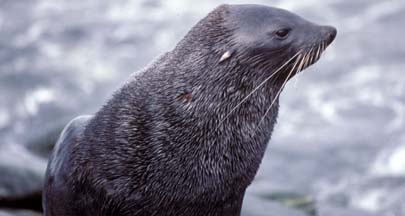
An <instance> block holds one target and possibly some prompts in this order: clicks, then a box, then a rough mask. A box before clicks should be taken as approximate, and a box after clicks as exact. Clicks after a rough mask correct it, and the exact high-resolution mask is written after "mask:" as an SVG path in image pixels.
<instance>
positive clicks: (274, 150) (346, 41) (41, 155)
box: [0, 0, 405, 216]
mask: <svg viewBox="0 0 405 216" xmlns="http://www.w3.org/2000/svg"><path fill="white" fill-rule="evenodd" d="M225 2H227V3H252V2H254V3H260V4H266V5H270V6H277V7H282V8H285V9H288V10H291V11H293V12H295V13H298V14H300V15H301V16H303V17H305V18H307V19H309V20H312V21H314V22H316V23H320V24H331V25H333V26H335V27H337V29H338V37H337V39H336V41H335V42H334V43H333V45H332V46H331V47H330V48H328V50H327V51H326V53H325V54H324V56H323V58H322V59H321V60H320V61H319V62H318V63H317V64H315V65H314V66H313V67H311V68H310V69H308V70H306V71H305V73H303V74H301V75H299V76H297V77H296V78H294V79H295V80H292V81H290V82H289V84H288V86H287V88H286V89H285V90H284V92H283V94H282V96H281V108H280V116H279V120H278V122H279V123H278V125H277V127H276V129H275V131H274V133H273V138H272V140H271V142H270V143H269V146H268V150H267V153H266V156H265V158H264V159H263V163H262V166H261V168H260V171H259V173H258V175H257V177H256V179H255V181H254V182H253V184H252V186H251V187H250V188H249V190H248V195H247V197H246V200H245V203H244V211H243V212H244V214H245V215H252V216H253V215H256V216H259V215H270V216H271V215H274V216H282V215H289V216H294V215H297V216H299V215H310V214H312V215H314V214H315V213H314V211H312V212H310V211H302V210H301V209H294V208H289V207H288V206H290V207H291V206H292V205H293V204H294V203H293V204H292V203H291V202H287V204H285V203H284V204H281V203H280V202H274V200H273V201H269V197H270V198H271V197H273V198H274V194H284V195H285V194H300V195H302V196H303V197H306V198H308V199H309V200H314V201H315V205H316V206H315V208H316V214H317V215H325V216H335V215H336V216H346V215H347V216H377V215H378V216H405V202H404V200H405V124H404V118H405V117H404V113H405V76H404V71H405V61H404V60H405V40H403V38H404V34H405V31H404V26H405V1H403V0H384V1H381V0H355V1H344V0H322V1H320V0H301V1H294V0H268V1H264V0H262V1H232V2H231V1H214V0H209V1H187V0H173V1H163V0H127V1H123V0H115V1H99V0H70V1H62V0H52V1H51V0H29V1H28V0H20V1H16V0H0V195H8V194H24V193H26V192H27V191H30V190H34V189H35V188H38V187H39V186H40V185H41V184H42V183H41V182H42V179H43V172H44V169H45V166H46V159H45V158H46V157H45V156H46V152H48V151H49V148H51V147H50V146H47V145H44V143H47V142H46V141H49V140H53V139H54V138H55V136H57V133H58V131H59V130H60V128H61V127H62V126H63V125H64V124H66V122H67V121H68V120H69V119H71V118H73V117H74V116H76V115H79V114H85V113H94V112H95V111H96V110H97V109H98V108H99V107H100V105H101V104H102V103H103V102H104V101H105V100H106V99H108V97H109V96H110V95H111V93H112V91H113V90H114V89H116V88H117V87H118V86H119V85H120V84H121V83H122V82H123V81H124V80H125V79H126V77H128V76H129V74H131V73H132V72H134V71H136V70H138V69H140V68H141V67H143V66H145V65H146V64H147V63H148V62H150V61H151V60H152V59H153V58H155V57H156V56H157V55H159V54H161V53H163V52H164V51H168V50H170V49H171V48H172V47H173V46H174V45H175V44H176V42H177V41H179V40H180V39H181V37H182V36H183V35H184V34H185V33H186V32H187V30H188V29H190V28H191V27H192V26H193V24H194V23H196V22H197V21H198V20H199V19H200V18H202V17H203V16H205V15H206V14H207V13H208V12H209V11H210V10H212V9H213V8H214V7H216V6H217V5H219V4H221V3H225ZM55 134H56V135H55ZM294 196H295V195H294ZM277 199H278V198H277ZM308 199H306V200H308ZM304 200H305V199H304ZM298 202H299V201H298ZM295 204H296V203H295ZM298 205H299V203H298ZM286 206H287V207H286ZM3 214H4V215H8V214H6V213H5V212H1V211H0V215H3Z"/></svg>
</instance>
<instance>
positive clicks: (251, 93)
mask: <svg viewBox="0 0 405 216" xmlns="http://www.w3.org/2000/svg"><path fill="white" fill-rule="evenodd" d="M300 53H301V52H297V53H296V54H295V55H293V56H292V57H291V58H290V59H288V60H287V61H286V62H285V63H284V64H283V65H281V66H280V67H279V68H278V69H277V70H276V71H275V72H273V73H272V74H271V75H270V76H269V77H267V78H266V79H265V80H264V81H263V82H261V83H260V84H259V85H258V86H257V87H256V88H254V89H253V90H252V91H251V92H250V93H249V94H248V95H247V96H245V97H244V98H243V99H242V100H241V101H240V102H239V103H238V104H237V105H236V106H235V107H234V108H232V109H231V110H230V111H229V113H228V114H226V115H225V117H224V118H223V119H222V120H221V121H220V122H219V125H218V127H219V126H220V125H221V124H222V123H223V122H224V121H225V120H226V119H227V118H228V117H229V116H230V115H231V114H232V112H233V111H235V110H236V109H237V108H238V107H239V106H240V105H241V104H243V103H244V102H245V101H246V100H247V99H248V98H249V97H250V96H251V95H253V94H254V93H255V92H256V91H257V90H258V89H259V88H260V87H262V86H263V85H264V84H265V83H266V82H267V81H269V80H270V79H271V78H272V77H273V76H274V75H276V74H277V73H278V72H279V71H281V69H283V68H284V67H285V66H287V65H288V64H289V63H290V62H291V60H293V59H294V58H295V57H297V56H298V55H300Z"/></svg>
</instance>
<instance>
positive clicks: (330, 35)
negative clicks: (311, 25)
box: [323, 26, 337, 45]
mask: <svg viewBox="0 0 405 216" xmlns="http://www.w3.org/2000/svg"><path fill="white" fill-rule="evenodd" d="M323 32H324V34H325V35H326V42H327V43H328V45H329V44H331V43H332V42H333V40H335V38H336V34H337V30H336V28H335V27H332V26H323Z"/></svg>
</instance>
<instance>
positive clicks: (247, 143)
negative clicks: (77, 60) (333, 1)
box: [43, 5, 336, 216]
mask: <svg viewBox="0 0 405 216" xmlns="http://www.w3.org/2000/svg"><path fill="white" fill-rule="evenodd" d="M335 36H336V29H335V28H333V27H329V26H319V25H316V24H313V23H310V22H308V21H306V20H304V19H303V18H300V17H299V16H297V15H295V14H293V13H290V12H288V11H285V10H282V9H277V8H272V7H266V6H261V5H221V6H219V7H218V8H216V9H215V10H213V11H212V12H210V13H209V14H208V15H207V16H206V17H205V18H203V19H202V20H201V21H200V22H198V23H197V24H196V25H195V26H194V27H193V28H192V29H191V30H190V31H189V32H188V33H187V34H186V36H185V37H184V38H183V39H182V40H181V41H180V42H179V43H178V44H177V46H176V47H175V48H174V49H173V50H172V51H170V52H168V53H166V54H164V55H163V56H161V57H160V58H159V59H158V60H157V61H155V62H154V63H153V64H152V65H150V66H149V67H147V68H146V69H144V70H143V71H142V72H140V73H139V74H137V75H136V76H134V77H132V78H131V79H130V80H129V81H128V82H127V83H126V84H125V85H124V86H123V87H122V88H120V89H119V90H118V91H117V92H115V93H114V95H113V97H112V98H111V99H110V100H109V101H108V102H107V103H106V104H105V105H104V106H103V107H102V108H101V109H100V110H99V111H98V112H97V113H96V114H95V115H94V116H86V117H80V118H77V119H75V120H73V121H72V122H71V123H69V124H68V125H67V126H66V128H65V130H64V131H63V133H62V135H61V137H60V138H59V141H58V142H57V145H56V147H55V150H54V153H53V155H52V157H51V158H50V161H49V165H48V168H47V173H46V182H45V187H44V196H43V206H44V211H45V215H47V216H55V215H57V216H63V215H75V216H76V215H131V216H134V215H141V216H144V215H145V216H147V215H148V216H149V215H154V216H163V215H165V216H177V215H187V216H200V215H201V216H236V215H240V211H241V206H242V201H243V196H244V193H245V190H246V188H247V187H248V185H249V184H250V183H251V181H252V180H253V178H254V176H255V174H256V171H257V169H258V168H259V165H260V163H261V160H262V157H263V154H264V152H265V149H266V146H267V143H268V142H269V140H270V137H271V134H272V130H273V126H274V124H275V123H276V118H277V112H278V97H279V94H280V92H281V90H282V89H283V87H284V86H285V84H286V82H287V81H288V80H289V79H290V78H291V77H292V76H294V75H295V74H296V73H298V72H300V71H302V70H303V69H305V68H307V67H308V66H310V65H312V64H313V63H315V62H316V61H317V60H318V59H319V58H320V56H321V53H322V52H323V51H324V50H325V48H326V47H327V46H328V45H329V44H330V43H331V42H332V41H333V40H334V38H335Z"/></svg>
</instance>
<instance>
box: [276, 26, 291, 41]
mask: <svg viewBox="0 0 405 216" xmlns="http://www.w3.org/2000/svg"><path fill="white" fill-rule="evenodd" d="M288 33H290V29H286V28H284V29H280V30H277V31H276V36H277V37H278V38H280V39H285V38H287V36H288Z"/></svg>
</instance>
